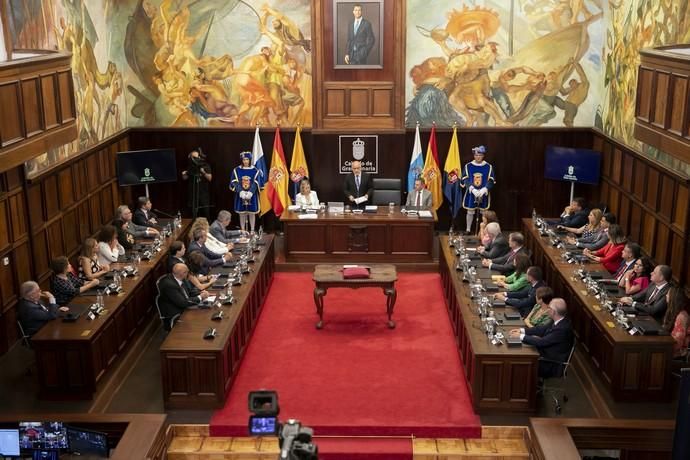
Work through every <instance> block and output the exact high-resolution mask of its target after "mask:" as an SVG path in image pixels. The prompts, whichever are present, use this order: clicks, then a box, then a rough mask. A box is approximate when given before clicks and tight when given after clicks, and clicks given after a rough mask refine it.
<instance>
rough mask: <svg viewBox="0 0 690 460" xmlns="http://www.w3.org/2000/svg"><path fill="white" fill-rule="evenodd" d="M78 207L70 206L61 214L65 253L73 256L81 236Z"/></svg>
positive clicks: (78, 246) (79, 244)
mask: <svg viewBox="0 0 690 460" xmlns="http://www.w3.org/2000/svg"><path fill="white" fill-rule="evenodd" d="M78 219H79V218H78V209H77V208H76V207H75V208H72V209H71V210H69V211H66V212H64V213H63V214H62V234H63V237H64V245H65V255H67V256H68V257H69V256H73V255H74V254H75V253H76V252H77V251H79V250H80V248H81V243H82V238H81V235H80V234H79V222H78Z"/></svg>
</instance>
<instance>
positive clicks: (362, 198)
mask: <svg viewBox="0 0 690 460" xmlns="http://www.w3.org/2000/svg"><path fill="white" fill-rule="evenodd" d="M367 200H368V198H367V197H366V196H360V197H359V198H355V203H357V204H361V203H364V202H365V201H367Z"/></svg>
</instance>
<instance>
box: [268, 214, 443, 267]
mask: <svg viewBox="0 0 690 460" xmlns="http://www.w3.org/2000/svg"><path fill="white" fill-rule="evenodd" d="M301 215H303V214H301V213H294V212H291V211H287V212H283V215H282V216H281V218H280V220H281V222H283V229H284V231H285V259H286V261H287V262H312V263H314V262H316V263H333V262H335V263H339V262H345V263H348V262H349V263H352V262H367V263H370V262H383V263H386V262H387V263H391V262H394V263H395V262H401V263H403V262H432V261H433V256H432V249H433V241H434V225H435V223H436V222H437V220H438V219H437V217H436V213H435V212H433V211H432V215H433V218H420V217H414V216H407V215H405V214H403V213H401V212H400V208H398V207H396V208H395V210H394V212H393V213H392V214H391V213H389V210H388V206H385V207H383V206H379V208H378V211H377V212H375V213H363V214H354V213H345V214H332V213H319V214H317V217H316V219H301V218H300V216H301Z"/></svg>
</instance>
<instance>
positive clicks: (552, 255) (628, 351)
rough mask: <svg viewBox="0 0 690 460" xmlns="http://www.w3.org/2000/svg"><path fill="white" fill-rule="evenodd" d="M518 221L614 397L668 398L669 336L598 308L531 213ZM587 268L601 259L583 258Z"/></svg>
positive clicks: (597, 267) (596, 268)
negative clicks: (638, 329)
mask: <svg viewBox="0 0 690 460" xmlns="http://www.w3.org/2000/svg"><path fill="white" fill-rule="evenodd" d="M522 225H523V229H524V233H525V243H526V245H527V247H529V248H530V250H531V251H532V261H533V263H534V264H535V265H539V266H540V267H542V268H543V269H544V276H545V278H546V282H547V283H548V285H549V286H551V287H552V288H553V289H554V291H555V292H556V295H557V296H559V297H563V298H564V299H565V301H566V302H567V303H568V315H569V316H570V321H571V322H572V324H573V329H574V332H575V336H576V337H577V339H578V346H579V347H581V349H582V350H584V351H585V353H586V354H588V355H589V357H590V358H591V360H592V364H593V365H594V368H595V369H597V370H598V371H599V375H600V377H601V379H602V381H603V382H604V384H605V385H606V388H607V389H608V390H609V392H610V393H611V395H612V396H613V399H614V400H616V401H639V402H648V401H669V400H670V399H671V396H672V394H671V391H669V390H670V383H671V381H670V377H671V373H670V365H671V360H672V359H673V339H672V338H671V337H669V336H631V335H630V334H628V333H627V332H626V331H625V329H623V328H622V327H620V326H618V325H617V324H616V323H615V321H614V320H613V317H612V315H611V314H610V313H609V312H608V311H607V310H606V309H605V308H600V306H599V302H598V300H597V299H595V298H594V297H593V296H591V295H589V294H587V290H586V288H585V285H584V284H583V283H582V281H581V280H580V278H579V276H577V275H576V273H575V272H576V270H577V268H578V267H577V266H576V265H573V264H568V263H567V262H565V261H563V259H562V258H561V253H560V250H559V249H557V248H554V247H553V246H551V245H550V244H549V241H548V240H547V239H546V238H543V237H542V236H541V235H540V234H539V232H538V230H537V229H536V228H535V227H534V224H533V223H532V219H523V221H522ZM585 268H586V269H587V270H594V271H599V270H605V268H604V267H603V266H602V265H600V264H587V265H585ZM611 325H613V327H611Z"/></svg>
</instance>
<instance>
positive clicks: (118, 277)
mask: <svg viewBox="0 0 690 460" xmlns="http://www.w3.org/2000/svg"><path fill="white" fill-rule="evenodd" d="M113 281H114V282H115V286H116V287H118V288H119V287H120V286H121V285H122V284H121V283H122V281H121V280H120V272H115V278H114V279H113Z"/></svg>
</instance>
